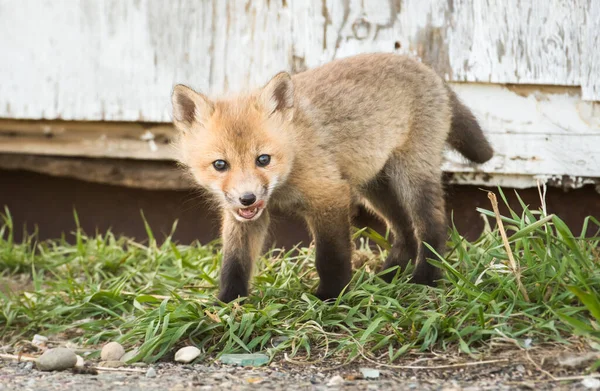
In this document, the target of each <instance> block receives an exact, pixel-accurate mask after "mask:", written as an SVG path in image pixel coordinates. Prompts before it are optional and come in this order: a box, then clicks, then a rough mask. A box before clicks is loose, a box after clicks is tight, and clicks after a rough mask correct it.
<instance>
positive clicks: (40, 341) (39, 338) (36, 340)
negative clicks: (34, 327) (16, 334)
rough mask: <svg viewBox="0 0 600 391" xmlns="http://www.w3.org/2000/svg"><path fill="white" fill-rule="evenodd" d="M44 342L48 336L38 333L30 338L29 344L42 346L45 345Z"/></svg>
mask: <svg viewBox="0 0 600 391" xmlns="http://www.w3.org/2000/svg"><path fill="white" fill-rule="evenodd" d="M46 342H48V337H44V336H43V335H39V334H36V335H34V336H33V339H32V340H31V344H32V345H33V346H35V347H37V348H43V347H44V346H46Z"/></svg>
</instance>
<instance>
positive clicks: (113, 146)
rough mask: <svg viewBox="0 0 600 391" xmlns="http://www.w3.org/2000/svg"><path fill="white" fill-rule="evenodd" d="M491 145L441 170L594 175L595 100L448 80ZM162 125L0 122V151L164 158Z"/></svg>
mask: <svg viewBox="0 0 600 391" xmlns="http://www.w3.org/2000/svg"><path fill="white" fill-rule="evenodd" d="M452 87H453V88H454V89H455V91H457V93H458V95H459V96H460V97H461V98H462V100H463V101H464V102H465V103H466V104H467V105H468V106H469V107H471V108H472V109H473V111H474V113H475V114H476V115H477V117H478V118H479V120H480V122H481V124H482V126H483V128H484V130H485V132H486V134H487V136H488V137H489V139H490V141H491V142H492V145H493V146H494V148H495V151H496V154H495V156H494V158H493V159H492V160H491V161H490V162H488V163H487V164H485V165H483V166H474V165H472V164H470V163H469V162H468V161H466V160H465V159H464V158H463V157H462V156H460V155H458V154H457V153H456V152H454V151H449V152H448V153H447V156H446V162H445V165H444V169H445V171H447V172H450V173H454V174H456V175H455V176H454V177H453V180H454V181H455V183H469V184H482V185H495V184H502V185H503V186H512V187H520V188H522V187H530V186H534V185H535V184H536V180H537V179H542V180H553V181H554V179H553V178H558V182H556V183H555V184H557V185H561V184H562V182H563V176H564V177H567V178H568V182H569V186H571V187H577V186H580V185H581V184H583V183H593V182H596V181H599V180H600V103H594V102H585V101H582V100H581V96H580V91H579V89H577V88H563V87H560V88H559V87H534V86H498V85H490V84H472V83H454V84H452ZM174 133H175V130H174V129H173V128H172V126H171V125H168V124H156V123H128V122H118V123H113V122H71V121H17V120H0V152H4V153H20V154H36V155H53V156H79V157H95V158H117V159H123V158H126V159H141V160H159V161H160V160H171V159H173V157H174V152H175V151H174V150H173V149H172V147H171V146H170V144H169V142H170V140H171V139H172V137H173V135H174Z"/></svg>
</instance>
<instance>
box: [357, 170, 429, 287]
mask: <svg viewBox="0 0 600 391" xmlns="http://www.w3.org/2000/svg"><path fill="white" fill-rule="evenodd" d="M362 195H363V197H364V198H365V199H366V201H367V207H368V208H370V209H373V211H374V212H375V213H377V214H378V215H379V216H380V217H381V218H382V219H384V220H385V221H386V222H387V224H388V226H389V228H390V229H391V231H392V234H393V243H392V248H391V249H390V251H389V253H388V256H387V258H386V260H385V263H384V266H383V270H387V269H390V268H392V267H394V266H399V267H400V270H402V271H404V270H405V269H406V266H407V265H408V263H409V262H410V261H411V260H412V261H413V262H415V261H416V259H417V254H418V250H419V243H418V241H417V237H416V236H415V228H414V226H413V223H412V219H411V216H410V213H409V211H408V210H407V208H406V206H405V205H404V203H402V200H401V199H400V197H399V195H398V191H397V189H396V188H395V186H394V184H393V181H392V180H391V178H390V177H389V176H388V175H387V174H386V173H382V174H380V175H379V176H378V177H377V178H376V179H374V180H373V181H372V182H371V183H369V184H368V185H367V186H366V187H365V188H364V189H363V190H362ZM396 272H397V271H390V272H389V273H386V274H383V275H382V278H383V279H384V280H385V281H387V282H391V281H392V279H393V278H394V276H395V275H396Z"/></svg>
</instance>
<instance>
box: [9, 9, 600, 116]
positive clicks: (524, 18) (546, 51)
mask: <svg viewBox="0 0 600 391" xmlns="http://www.w3.org/2000/svg"><path fill="white" fill-rule="evenodd" d="M599 28H600V5H599V2H598V1H595V0H594V1H590V0H551V1H517V0H509V1H503V2H481V1H477V0H461V1H458V0H453V1H447V0H403V1H400V0H389V1H383V0H380V1H375V0H374V1H368V2H367V1H362V0H323V1H322V2H318V1H304V0H287V1H282V0H270V1H269V0H256V1H251V2H250V1H246V0H230V1H220V0H201V1H195V0H173V1H171V2H169V3H168V4H167V3H164V2H162V1H159V0H139V1H135V2H125V1H119V0H105V1H85V0H56V1H39V0H0V48H2V54H3V55H2V61H0V116H1V117H5V118H27V119H41V118H45V119H57V118H62V119H69V120H123V121H137V120H146V121H169V119H170V118H169V95H170V92H171V89H172V87H173V85H174V84H175V83H177V82H183V83H188V84H191V85H192V86H194V87H196V88H197V89H199V90H202V91H204V92H207V93H222V92H226V91H236V90H239V89H242V88H246V87H249V86H256V85H259V84H261V83H264V82H265V81H266V80H268V79H269V77H271V76H272V75H273V74H275V73H276V72H278V71H280V70H283V69H286V70H290V71H299V70H302V69H305V68H306V67H314V66H317V65H319V64H322V63H324V62H327V61H330V60H331V59H333V58H340V57H345V56H350V55H353V54H357V53H362V52H372V51H386V52H392V51H396V52H399V53H408V54H413V55H417V56H420V57H421V58H422V59H423V61H425V62H428V63H430V64H431V65H433V66H434V67H435V68H436V69H437V70H438V71H439V72H440V74H442V75H447V77H448V79H449V80H453V81H470V82H493V83H533V84H555V85H572V86H582V88H583V99H584V100H593V99H596V100H600V88H599V85H600V84H599V83H600V68H599V67H600V61H599V60H600V58H599V57H598V56H600V54H599V52H600V49H599V44H600V41H599V40H600V38H599V34H598V31H599Z"/></svg>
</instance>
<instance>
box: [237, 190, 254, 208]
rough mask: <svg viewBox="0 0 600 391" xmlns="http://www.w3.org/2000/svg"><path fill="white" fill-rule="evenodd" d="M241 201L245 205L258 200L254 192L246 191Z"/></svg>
mask: <svg viewBox="0 0 600 391" xmlns="http://www.w3.org/2000/svg"><path fill="white" fill-rule="evenodd" d="M240 202H241V203H242V205H244V206H250V205H252V204H253V203H255V202H256V196H255V195H254V194H253V193H244V194H242V196H241V197H240Z"/></svg>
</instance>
